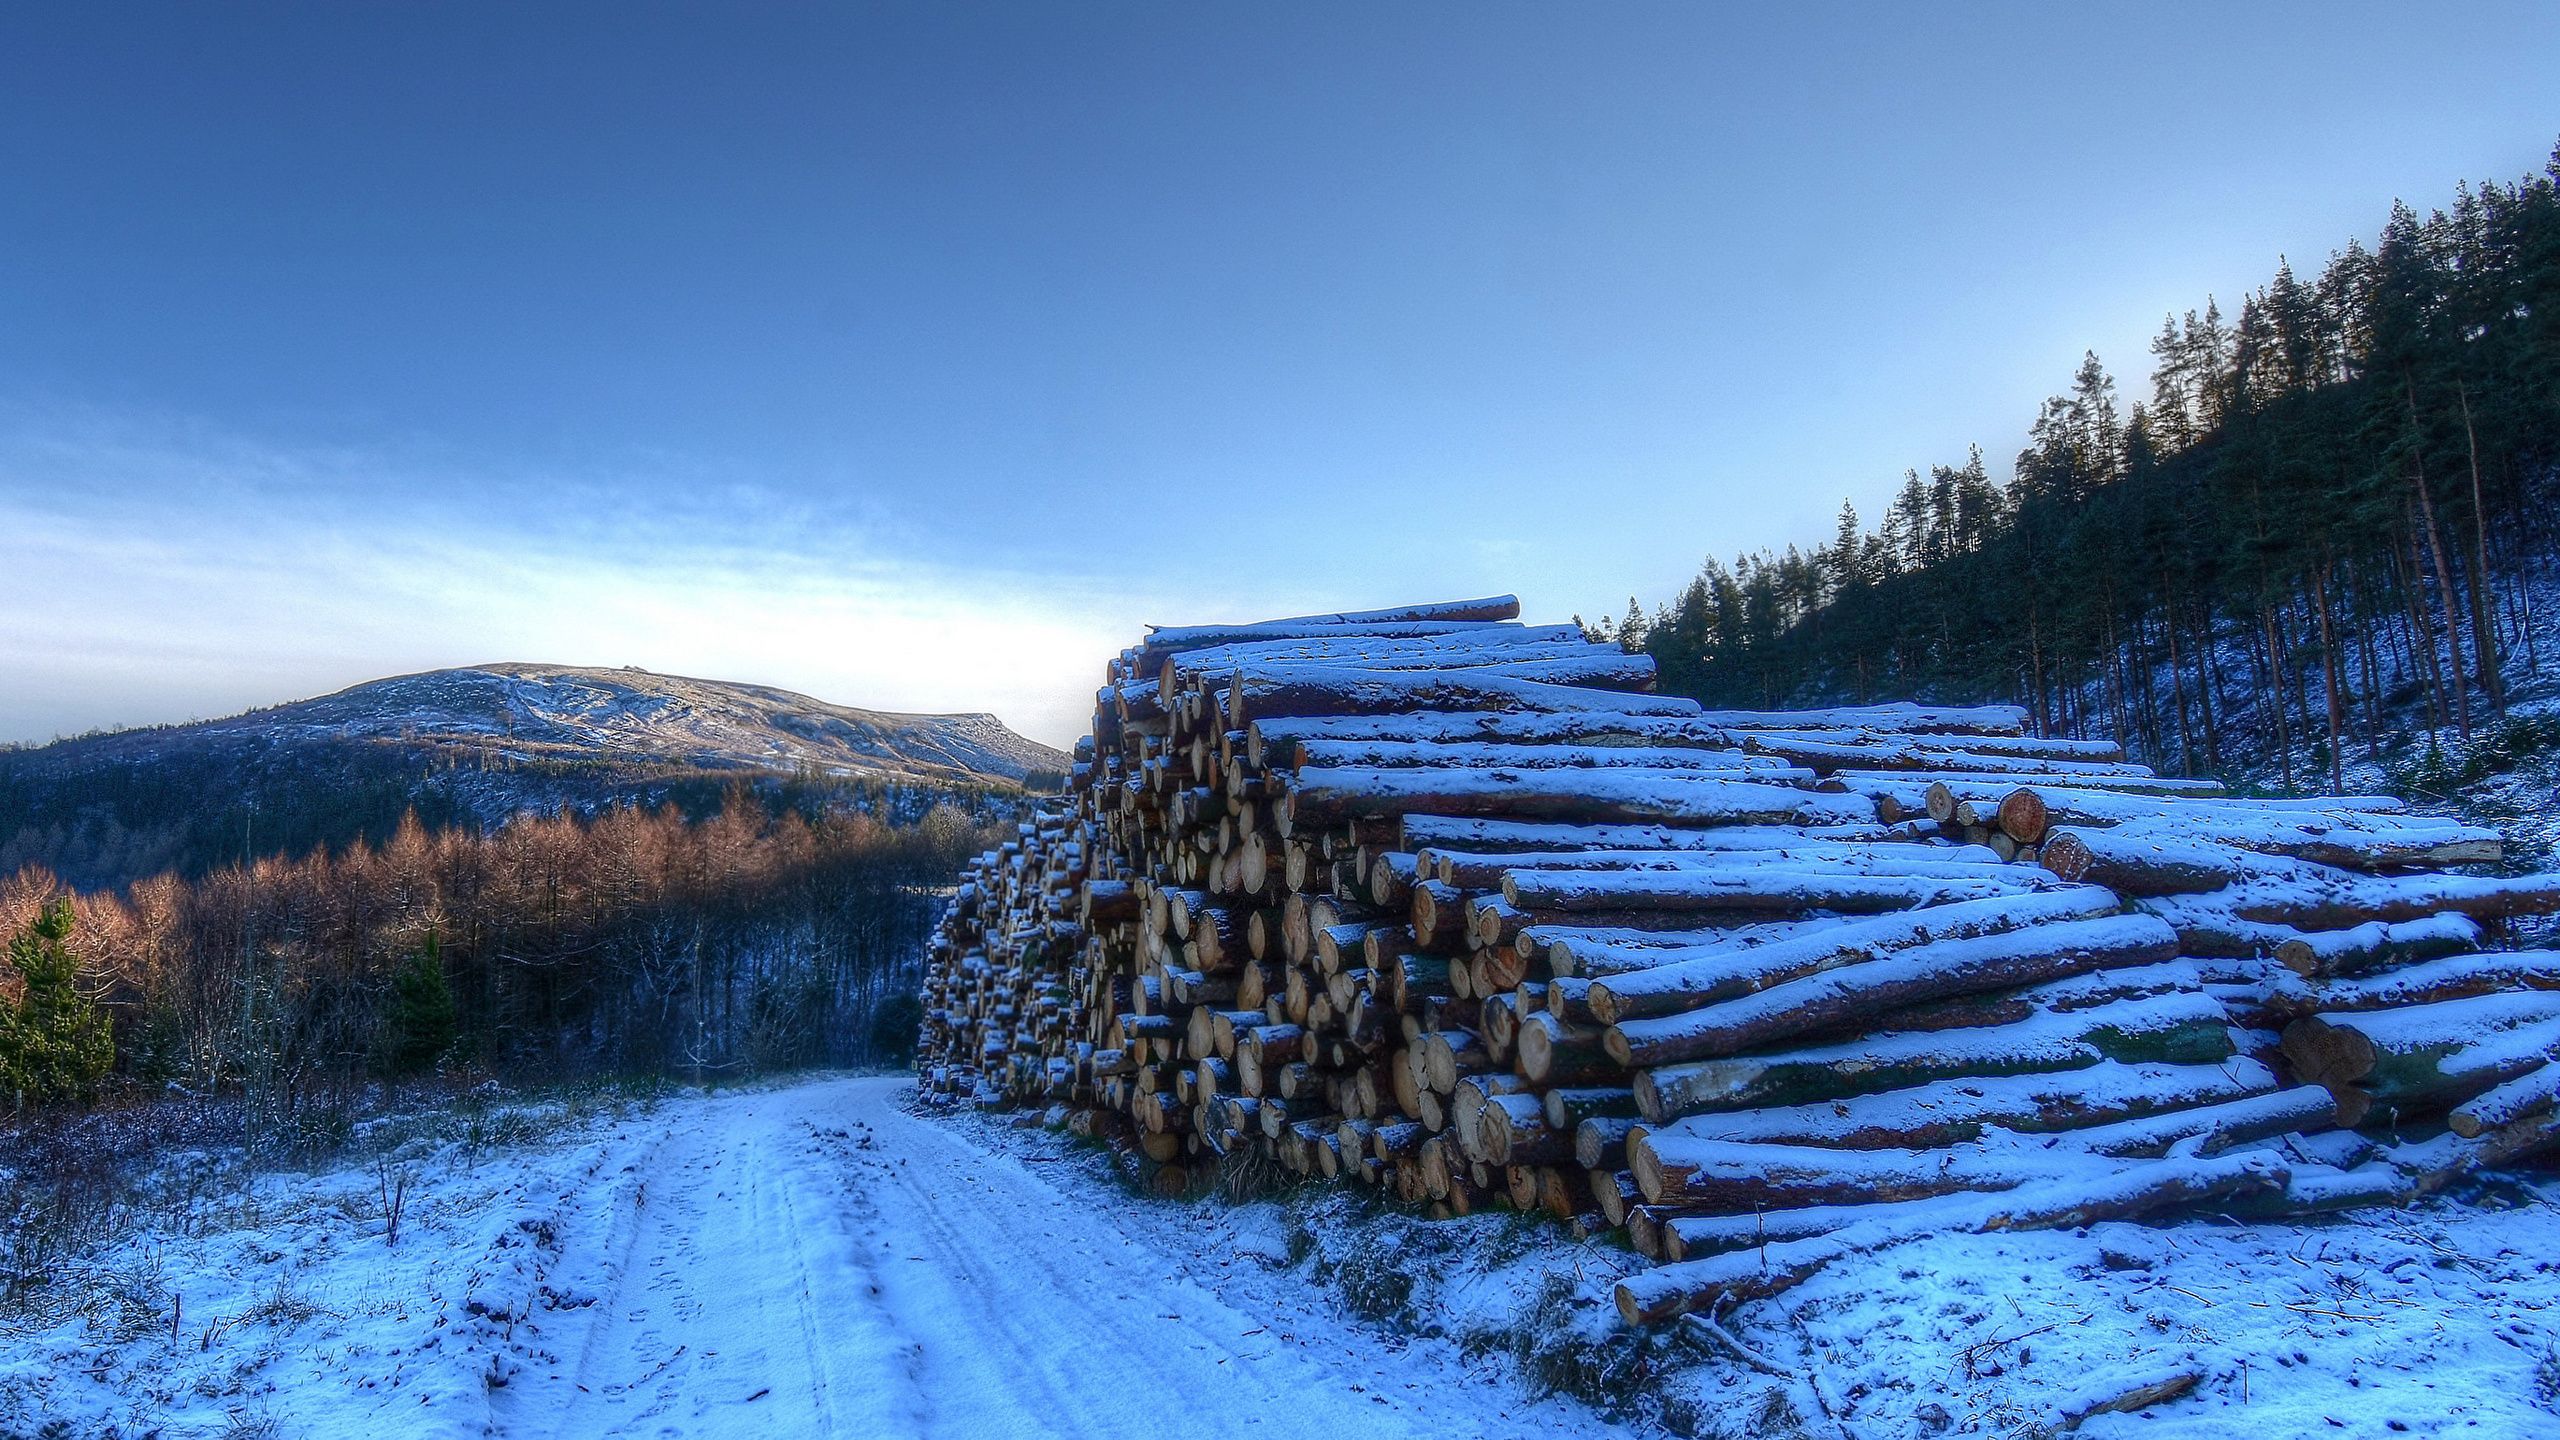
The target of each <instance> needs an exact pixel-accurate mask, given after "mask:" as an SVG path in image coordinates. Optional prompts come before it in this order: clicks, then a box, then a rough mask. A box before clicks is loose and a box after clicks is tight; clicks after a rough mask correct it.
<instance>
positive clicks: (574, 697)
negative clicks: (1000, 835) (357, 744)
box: [44, 662, 1069, 782]
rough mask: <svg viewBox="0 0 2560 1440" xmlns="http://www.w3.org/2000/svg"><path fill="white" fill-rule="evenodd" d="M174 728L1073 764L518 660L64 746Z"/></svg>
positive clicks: (844, 764)
mask: <svg viewBox="0 0 2560 1440" xmlns="http://www.w3.org/2000/svg"><path fill="white" fill-rule="evenodd" d="M172 738H182V739H184V740H186V741H188V742H191V743H205V744H215V745H220V744H223V743H226V742H235V741H244V740H248V741H265V742H268V743H289V742H291V741H294V740H297V739H336V740H396V741H403V742H414V743H423V744H434V745H461V746H468V747H472V748H478V749H485V750H488V751H490V752H492V753H496V754H504V755H511V756H513V757H515V758H519V759H525V760H545V759H559V758H564V756H568V757H574V756H581V755H583V756H611V757H613V758H617V759H633V760H649V761H656V762H658V763H662V764H675V765H691V766H697V767H701V768H705V769H741V770H783V771H790V770H799V769H805V768H815V769H818V770H821V771H827V772H832V773H840V774H848V775H853V774H875V775H880V776H883V777H895V778H904V779H918V780H950V781H959V782H971V781H988V780H1010V781H1015V782H1019V781H1021V780H1022V779H1024V778H1025V777H1026V776H1028V775H1030V774H1031V773H1033V772H1035V771H1043V770H1047V771H1060V772H1063V771H1064V770H1065V769H1066V767H1067V765H1068V763H1069V762H1068V759H1067V757H1066V756H1065V755H1064V754H1061V753H1060V752H1058V751H1056V750H1052V749H1050V748H1049V747H1048V746H1046V745H1042V744H1040V743H1039V742H1037V741H1034V740H1028V739H1025V738H1023V737H1022V736H1020V735H1017V734H1015V733H1014V732H1013V731H1011V730H1009V729H1007V728H1005V725H1004V722H1003V721H1000V720H998V719H997V718H996V717H995V716H993V715H987V714H950V715H910V714H899V713H894V712H890V711H882V710H862V709H856V708H854V707H852V706H848V705H834V704H829V703H828V702H826V701H824V700H819V699H815V698H813V697H811V696H807V695H802V694H799V693H797V692H795V691H790V690H783V689H778V688H776V687H774V686H770V685H753V684H747V683H745V682H742V681H735V680H701V679H695V678H692V677H689V676H682V675H661V674H658V673H656V672H655V671H650V670H641V669H637V668H623V669H603V668H598V667H592V666H577V665H541V664H525V663H521V662H506V663H501V664H494V665H471V666H462V667H458V668H455V669H450V670H428V671H422V672H420V673H418V674H415V675H395V676H392V677H390V678H388V679H383V680H371V681H367V682H365V683H364V684H362V685H353V686H349V687H348V688H346V689H344V690H340V691H337V692H335V693H333V694H329V695H322V696H319V697H317V698H315V699H310V700H297V701H294V702H292V703H290V704H285V705H278V706H274V707H271V708H268V709H264V710H251V711H248V712H246V713H244V714H240V715H233V716H229V717H226V718H224V719H220V720H205V721H198V722H195V723H193V724H188V725H175V726H167V727H161V728H157V729H152V730H140V731H123V732H118V733H116V734H112V735H101V736H94V737H89V738H87V739H83V740H78V741H66V742H60V743H61V744H64V745H72V746H83V745H85V746H94V747H97V748H99V749H100V750H101V751H106V750H113V749H122V748H126V747H138V748H143V749H148V748H150V747H151V746H152V745H154V744H156V743H165V742H167V741H168V740H170V739H172ZM44 748H47V749H52V748H55V747H52V746H48V747H44Z"/></svg>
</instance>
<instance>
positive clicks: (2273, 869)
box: [919, 597, 2560, 1323]
mask: <svg viewBox="0 0 2560 1440" xmlns="http://www.w3.org/2000/svg"><path fill="white" fill-rule="evenodd" d="M1517 609H1518V607H1517V602H1516V601H1514V600H1512V599H1511V598H1509V597H1501V598H1497V599H1493V600H1480V601H1464V602H1454V603H1444V604H1435V605H1421V606H1413V607H1406V608H1402V609H1395V610H1382V611H1371V612H1365V613H1357V614H1337V615H1320V616H1305V617H1299V618H1295V619H1289V620H1277V621H1265V622H1260V623H1256V624H1250V625H1214V626H1194V627H1186V628H1160V629H1157V630H1155V631H1153V632H1152V633H1151V634H1150V635H1149V636H1148V637H1147V638H1146V639H1145V640H1144V641H1142V642H1140V643H1139V644H1137V645H1135V646H1133V647H1131V648H1130V649H1128V650H1126V651H1124V652H1122V653H1121V654H1120V655H1119V656H1118V657H1117V658H1116V659H1114V660H1113V661H1112V663H1111V665H1110V667H1109V670H1108V673H1107V675H1106V679H1105V683H1104V685H1103V686H1102V688H1101V690H1100V691H1099V693H1098V694H1097V696H1096V703H1095V709H1094V723H1093V733H1092V735H1091V736H1089V737H1087V738H1086V739H1084V740H1082V741H1080V742H1079V743H1078V746H1077V760H1076V765H1075V768H1074V773H1073V779H1072V783H1071V786H1070V788H1069V791H1068V793H1067V795H1066V796H1065V797H1064V798H1063V800H1061V801H1060V802H1058V803H1056V804H1054V805H1051V806H1050V807H1048V808H1046V809H1044V810H1042V811H1041V812H1040V813H1039V814H1037V815H1036V816H1035V817H1034V818H1033V819H1030V820H1028V821H1025V822H1024V823H1023V824H1022V825H1021V826H1020V829H1019V834H1018V835H1017V837H1016V838H1015V839H1014V840H1013V841H1011V842H1009V843H1007V844H1005V845H1004V846H1002V847H1001V848H999V849H997V850H995V851H991V852H989V853H987V854H985V855H983V856H981V857H979V858H978V859H977V860H976V861H975V862H974V863H972V864H971V865H970V866H969V867H968V871H967V873H966V874H965V875H964V876H963V877H962V878H961V881H960V884H959V887H958V890H957V892H956V894H955V896H954V899H953V901H952V903H951V904H950V906H949V907H948V909H947V911H946V913H945V915H944V917H943V919H942V921H941V924H940V927H939V929H938V930H937V932H936V935H935V938H934V941H933V947H932V952H931V957H930V959H931V963H930V965H929V967H928V975H927V979H926V982H925V990H924V1001H925V1006H926V1020H925V1025H924V1032H923V1036H922V1045H921V1050H920V1055H921V1059H920V1062H919V1067H920V1069H921V1070H922V1072H923V1076H924V1081H923V1089H924V1092H925V1093H926V1094H927V1095H928V1096H931V1097H935V1098H939V1099H943V1100H951V1101H961V1100H965V1101H970V1102H974V1103H976V1104H979V1105H982V1106H989V1107H997V1106H1005V1107H1011V1106H1029V1107H1041V1108H1043V1109H1045V1110H1046V1111H1047V1112H1048V1114H1049V1116H1050V1117H1051V1118H1052V1119H1053V1120H1056V1121H1059V1122H1061V1123H1067V1124H1070V1125H1072V1126H1074V1127H1075V1128H1077V1129H1078V1130H1080V1131H1082V1132H1085V1133H1089V1134H1092V1135H1095V1136H1097V1137H1098V1138H1101V1139H1104V1140H1107V1141H1109V1142H1110V1143H1112V1144H1113V1145H1114V1146H1116V1147H1118V1148H1119V1150H1120V1151H1121V1153H1122V1154H1123V1155H1124V1157H1126V1159H1127V1161H1128V1163H1129V1164H1130V1165H1131V1167H1132V1168H1133V1169H1134V1170H1135V1171H1136V1172H1137V1173H1138V1174H1139V1175H1140V1176H1141V1177H1142V1178H1143V1179H1144V1180H1145V1182H1146V1183H1148V1184H1149V1185H1151V1186H1153V1187H1154V1188H1156V1189H1158V1190H1160V1191H1162V1192H1165V1193H1177V1192H1180V1191H1182V1190H1183V1189H1185V1188H1186V1187H1188V1186H1190V1185H1192V1184H1193V1183H1195V1182H1197V1181H1199V1180H1200V1179H1202V1178H1203V1177H1204V1175H1205V1173H1206V1171H1208V1170H1209V1169H1211V1168H1213V1167H1215V1166H1217V1165H1219V1164H1220V1163H1222V1162H1227V1161H1230V1160H1243V1159H1256V1160H1259V1161H1262V1162H1265V1163H1267V1164H1269V1165H1272V1166H1276V1167H1278V1168H1279V1169H1280V1170H1284V1171H1287V1172H1292V1173H1294V1174H1297V1175H1301V1176H1306V1177H1310V1178H1322V1179H1326V1180H1345V1181H1349V1182H1355V1183H1359V1184H1364V1185H1370V1186H1374V1187H1378V1188H1380V1189H1382V1190H1385V1191H1388V1192H1391V1193H1392V1194H1393V1195H1394V1196H1395V1197H1396V1198H1397V1199H1399V1200H1401V1201H1404V1202H1406V1203H1409V1204H1412V1205H1415V1206H1417V1207H1424V1208H1426V1209H1427V1210H1428V1212H1429V1213H1430V1214H1432V1215H1435V1216H1446V1215H1464V1214H1468V1213H1470V1212H1473V1211H1476V1210H1479V1209H1483V1208H1488V1207H1506V1208H1511V1209H1516V1210H1524V1211H1530V1210H1543V1211H1546V1212H1548V1213H1550V1214H1552V1215H1553V1216H1554V1217H1555V1218H1556V1219H1557V1220H1558V1221H1560V1222H1562V1223H1565V1224H1568V1225H1570V1226H1573V1227H1574V1228H1575V1229H1576V1230H1577V1231H1578V1232H1580V1233H1584V1234H1603V1233H1606V1234H1610V1235H1614V1236H1617V1237H1620V1238H1622V1239H1623V1240H1624V1241H1625V1242H1626V1243H1627V1244H1628V1245H1630V1246H1631V1247H1632V1248H1633V1249H1635V1250H1636V1251H1637V1252H1639V1253H1641V1254H1642V1255H1644V1256H1645V1257H1647V1258H1650V1259H1653V1260H1655V1261H1658V1262H1661V1263H1660V1264H1658V1265H1657V1266H1656V1267H1655V1268H1652V1269H1649V1270H1644V1271H1640V1272H1638V1273H1636V1274H1634V1275H1632V1276H1631V1277H1629V1278H1628V1279H1627V1280H1626V1281H1624V1282H1623V1283H1621V1284H1620V1286H1619V1287H1618V1292H1617V1299H1618V1304H1619V1308H1620V1310H1621V1311H1622V1312H1623V1314H1624V1315H1625V1316H1626V1318H1627V1319H1628V1321H1629V1322H1630V1323H1646V1322H1652V1321H1659V1320H1662V1319H1666V1318H1669V1317H1671V1316H1675V1315H1678V1314H1681V1313H1684V1312H1687V1311H1690V1310H1695V1309H1701V1308H1705V1307H1709V1306H1712V1305H1715V1304H1720V1303H1722V1302H1724V1301H1726V1300H1729V1299H1735V1298H1751V1297H1755V1296H1763V1295H1769V1294H1774V1293H1777V1292H1778V1291H1781V1290H1784V1289H1786V1288H1787V1287H1789V1286H1791V1285H1793V1284H1795V1283H1797V1282H1798V1281H1800V1280H1802V1279H1803V1278H1805V1277H1806V1276H1808V1275H1810V1274H1812V1273H1813V1272H1814V1271H1816V1270H1817V1269H1819V1268H1820V1267H1821V1266H1822V1265H1824V1264H1826V1263H1828V1262H1829V1261H1830V1260H1832V1259H1834V1258H1837V1257H1838V1256H1841V1255H1845V1254H1850V1253H1854V1252H1856V1251H1859V1250H1862V1249H1869V1248H1873V1247H1875V1246H1878V1245H1883V1244H1888V1243H1892V1242H1894V1241H1896V1240H1899V1239H1902V1238H1905V1237H1907V1236H1911V1235H1915V1234H1921V1233H1928V1232H1932V1231H1943V1230H1949V1229H1959V1230H1961V1229H1974V1230H1990V1229H2003V1228H2024V1227H2036V1226H2064V1225H2080V1224H2086V1223H2089V1222H2091V1221H2093V1220H2098V1219H2105V1218H2123V1217H2133V1216H2144V1215H2153V1214H2159V1213H2162V1212H2169V1211H2175V1210H2179V1209H2186V1208H2194V1207H2205V1208H2207V1209H2209V1210H2211V1211H2213V1212H2215V1213H2231V1214H2280V1213H2291V1212H2300V1211H2312V1210H2332V1209H2342V1208H2349V1207H2354V1206H2361V1205H2372V1204H2393V1203H2400V1202H2403V1201H2405V1200H2407V1199H2408V1198H2410V1197H2411V1196H2412V1195H2414V1194H2417V1193H2419V1192H2421V1191H2423V1190H2425V1189H2428V1188H2430V1187H2434V1186H2439V1185H2441V1184H2443V1183H2445V1182H2446V1181H2447V1180H2449V1179H2450V1178H2452V1177H2454V1176H2457V1175H2460V1174H2462V1173H2465V1172H2466V1171H2467V1170H2469V1169H2471V1168H2474V1167H2477V1166H2480V1165H2483V1164H2494V1163H2499V1162H2502V1161H2505V1160H2508V1159H2511V1158H2513V1157H2516V1156H2519V1155H2522V1154H2525V1153H2527V1152H2530V1151H2533V1150H2537V1149H2540V1148H2542V1147H2544V1146H2546V1145H2550V1144H2552V1143H2554V1142H2555V1140H2560V1117H2556V1116H2555V1102H2556V1101H2560V1071H2556V1070H2555V1067H2554V1064H2553V1055H2554V1052H2555V1050H2560V954H2546V953H2540V952H2521V953H2517V952H2509V953H2499V952H2498V951H2497V950H2496V948H2495V946H2496V942H2497V941H2498V940H2500V939H2501V938H2503V936H2504V934H2505V932H2506V928H2507V922H2509V921H2511V920H2513V919H2514V918H2516V917H2519V916H2524V915H2540V914H2548V913H2551V912H2553V911H2560V877H2550V876H2527V877H2511V876H2496V875H2489V874H2482V873H2479V869H2480V867H2484V866H2494V865H2495V864H2496V863H2497V862H2498V861H2499V859H2500V846H2499V840H2498V836H2497V835H2496V833H2495V832H2492V831H2486V830H2481V829H2477V828H2474V827H2469V826H2464V825H2459V824H2455V823H2453V822H2450V821H2445V820H2438V819H2430V818H2424V817H2418V816H2412V815H2409V814H2407V813H2406V812H2405V810H2404V808H2403V807H2402V806H2401V805H2400V804H2398V803H2397V802H2395V801H2393V800H2390V799H2388V798H2386V797H2347V798H2339V799H2320V800H2254V799H2243V798H2239V797H2235V796H2232V795H2229V794H2227V793H2225V792H2224V791H2223V789H2222V788H2221V787H2220V786H2218V785H2215V784H2213V783H2211V782H2208V781H2197V780H2182V779H2175V778H2171V777H2165V776H2160V775H2156V774H2153V773H2152V772H2151V771H2149V770H2148V769H2145V768H2144V767H2141V766H2139V765H2134V764H2131V763H2128V762H2127V761H2126V760H2125V759H2124V756H2123V755H2122V753H2121V752H2120V751H2119V750H2118V749H2117V748H2116V747H2115V746H2113V745H2112V744H2108V743H2105V742H2100V741H2089V740H2074V739H2061V738H2049V737H2040V736H2033V735H2029V734H2027V733H2026V727H2025V715H2024V713H2023V712H2022V711H2020V710H2017V709H2015V708H2013V707H2007V706H1989V707H1969V708H1950V707H1935V706H1923V705H1912V704H1893V705H1872V706H1859V707H1851V708H1843V709H1831V710H1820V711H1793V712H1734V711H1710V710H1705V709H1702V708H1701V707H1699V706H1698V705H1697V704H1695V703H1694V702H1691V701H1688V700H1682V699H1673V698H1668V697H1664V696H1659V695H1656V694H1653V693H1652V683H1653V670H1652V663H1651V661H1650V659H1649V658H1648V657H1644V656H1629V655H1625V654H1622V653H1620V652H1619V651H1617V650H1615V649H1613V648H1610V647H1606V646H1600V645H1594V644H1591V643H1588V642H1587V641H1586V640H1585V639H1584V637H1583V636H1582V634H1581V633H1580V631H1579V630H1578V628H1576V627H1574V626H1530V625H1522V624H1519V623H1517V621H1516V619H1515V617H1516V614H1517Z"/></svg>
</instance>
